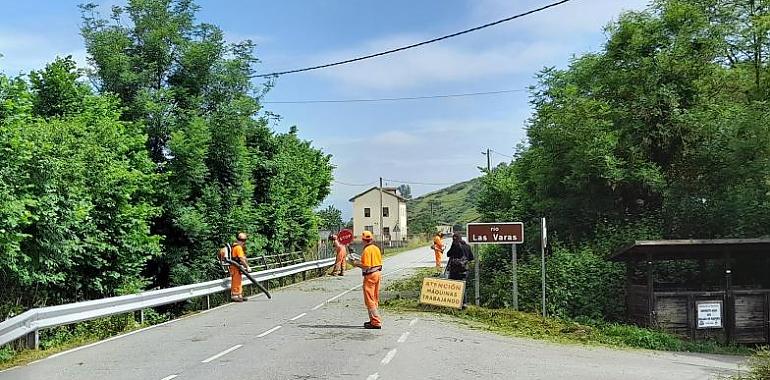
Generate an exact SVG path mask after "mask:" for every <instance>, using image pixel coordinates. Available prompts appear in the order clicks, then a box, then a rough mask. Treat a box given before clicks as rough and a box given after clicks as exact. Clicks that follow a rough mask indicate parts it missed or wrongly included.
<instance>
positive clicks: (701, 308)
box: [695, 301, 722, 329]
mask: <svg viewBox="0 0 770 380" xmlns="http://www.w3.org/2000/svg"><path fill="white" fill-rule="evenodd" d="M695 308H696V309H697V310H698V321H697V323H698V328H699V329H721V328H722V301H703V302H696V303H695Z"/></svg>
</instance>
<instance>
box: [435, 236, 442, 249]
mask: <svg viewBox="0 0 770 380" xmlns="http://www.w3.org/2000/svg"><path fill="white" fill-rule="evenodd" d="M433 249H435V250H436V251H441V250H443V249H444V242H442V241H441V238H440V237H438V236H436V237H434V238H433Z"/></svg>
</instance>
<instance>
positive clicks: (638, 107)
mask: <svg viewBox="0 0 770 380" xmlns="http://www.w3.org/2000/svg"><path fill="white" fill-rule="evenodd" d="M728 3H729V4H728ZM749 3H751V4H754V5H750V4H749ZM768 5H769V4H768V3H767V2H765V1H756V2H746V3H741V5H739V6H736V5H734V4H732V2H723V1H711V0H708V1H701V0H660V1H656V2H654V3H653V5H651V7H650V8H649V9H648V10H646V11H642V12H629V13H626V14H624V15H622V16H621V17H620V18H619V20H618V21H617V22H614V23H612V24H611V25H609V26H608V27H607V35H608V39H607V42H606V43H605V45H604V47H603V49H601V50H600V51H598V52H595V53H590V54H586V55H583V56H580V57H576V58H575V59H573V61H572V62H571V64H570V65H569V67H568V68H567V69H565V70H556V69H545V70H543V71H542V72H541V73H540V74H539V75H538V83H537V85H535V86H533V87H532V100H531V102H532V106H533V107H534V110H535V113H534V115H533V116H532V118H531V119H530V120H529V123H528V129H527V136H528V141H527V144H526V145H523V146H521V147H520V148H519V152H518V154H517V155H516V159H515V160H514V162H513V163H512V164H511V165H503V166H500V167H498V168H496V169H495V170H493V171H492V172H491V173H488V174H487V175H486V176H485V177H484V178H483V180H482V183H483V187H482V189H481V192H480V195H479V200H478V207H479V211H480V212H481V214H482V216H483V219H484V220H488V221H492V220H497V221H508V220H517V221H523V222H524V223H525V225H526V227H525V230H526V231H530V232H529V233H528V234H527V236H528V237H527V241H526V242H525V244H524V245H523V246H522V247H521V251H522V252H521V255H520V256H521V257H522V263H521V266H520V268H521V269H520V273H519V274H520V277H521V278H522V281H523V282H522V292H523V297H522V299H523V300H524V301H523V305H524V307H525V308H527V309H530V310H531V309H534V308H536V307H537V302H531V301H532V300H536V299H538V298H537V296H538V295H539V285H540V284H539V276H538V275H539V263H538V260H537V256H539V249H540V247H539V239H538V238H539V236H537V235H538V231H539V228H538V219H539V218H540V217H546V218H547V219H548V224H549V232H550V239H551V241H552V242H556V246H557V247H561V248H557V249H555V254H554V256H553V257H551V258H549V269H548V274H549V275H550V277H549V278H551V282H553V285H552V286H551V287H552V288H551V289H550V291H549V294H550V296H549V297H550V298H551V299H552V301H553V305H552V306H551V307H552V310H551V311H552V312H554V313H556V314H558V315H568V316H577V315H586V316H590V317H592V318H596V317H604V318H617V317H618V316H619V315H621V314H622V309H619V307H620V306H622V304H623V298H622V291H621V289H620V287H621V284H620V281H621V280H622V278H623V277H624V272H623V271H622V269H620V268H617V267H616V266H614V265H610V264H607V263H605V262H604V259H605V258H606V257H607V256H608V255H609V254H611V253H612V251H613V250H615V249H617V248H618V247H619V246H621V245H622V244H624V243H627V242H630V241H632V240H635V239H660V238H702V239H708V238H722V237H731V238H738V237H750V238H754V237H762V236H767V235H769V234H770V227H768V226H770V151H769V150H770V129H769V127H768V125H770V123H768V121H770V120H768V118H770V108H768V107H767V101H768V99H769V96H770V94H768V92H767V91H766V87H767V86H763V83H765V81H766V78H767V74H768V68H769V65H768V57H770V55H768V52H770V38H768V35H767V33H768V25H770V24H768V23H767V20H768V19H770V18H769V17H770V7H769V6H768ZM498 256H499V255H496V254H494V251H491V252H490V253H489V254H488V255H485V256H483V257H482V260H484V261H486V260H490V261H489V262H485V265H484V267H485V268H488V267H491V266H495V265H501V264H500V263H501V262H504V261H500V258H501V257H498ZM508 268H510V267H508ZM677 268H678V267H677ZM660 269H661V270H662V271H664V272H665V268H660ZM679 269H681V270H679ZM679 269H677V270H671V271H668V272H670V273H671V274H672V276H674V277H676V276H677V275H676V274H675V273H679V276H680V278H673V280H682V281H685V280H686V278H685V277H686V273H687V271H686V270H685V269H686V268H679ZM499 271H500V276H502V277H503V278H510V277H506V276H510V269H508V273H505V270H504V269H503V268H501V269H500V270H499ZM589 274H590V275H589ZM599 279H601V281H600V280H599ZM486 281H487V286H488V287H490V288H489V289H486V290H485V292H487V293H490V294H489V295H490V297H491V298H490V302H491V303H493V304H495V305H503V304H506V302H509V301H506V300H505V293H506V292H505V289H506V288H508V287H509V284H510V282H508V284H506V283H505V281H503V280H500V279H487V280H486ZM549 286H550V285H549ZM498 293H499V296H496V295H497V294H498ZM495 297H497V298H495ZM590 299H594V300H596V304H595V305H588V304H587V303H586V300H590Z"/></svg>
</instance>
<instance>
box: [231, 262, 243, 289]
mask: <svg viewBox="0 0 770 380" xmlns="http://www.w3.org/2000/svg"><path fill="white" fill-rule="evenodd" d="M240 295H243V287H242V286H241V271H239V270H238V268H236V267H235V265H230V296H233V297H234V296H240Z"/></svg>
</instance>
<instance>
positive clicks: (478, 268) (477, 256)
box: [466, 148, 515, 306]
mask: <svg viewBox="0 0 770 380" xmlns="http://www.w3.org/2000/svg"><path fill="white" fill-rule="evenodd" d="M489 151H490V149H489V148H487V153H486V156H487V174H489V173H490V172H492V158H491V156H490V155H489ZM481 154H485V153H484V152H481ZM466 238H467V237H466ZM514 247H515V245H514ZM514 249H515V248H514ZM474 257H475V259H474V260H473V277H474V278H473V281H474V286H473V290H474V293H476V294H475V298H476V306H479V305H480V304H481V289H479V286H480V284H479V283H480V282H481V281H480V279H479V276H480V275H479V272H480V271H481V265H480V264H479V261H481V257H480V252H479V250H477V251H476V254H475V255H474Z"/></svg>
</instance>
